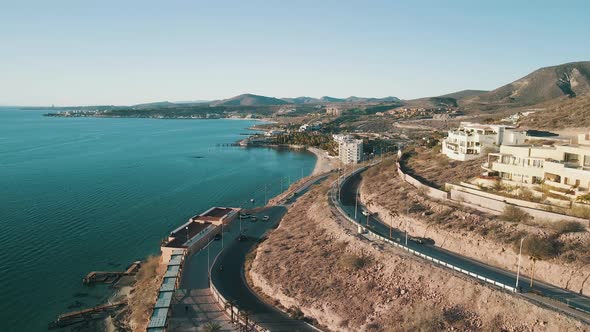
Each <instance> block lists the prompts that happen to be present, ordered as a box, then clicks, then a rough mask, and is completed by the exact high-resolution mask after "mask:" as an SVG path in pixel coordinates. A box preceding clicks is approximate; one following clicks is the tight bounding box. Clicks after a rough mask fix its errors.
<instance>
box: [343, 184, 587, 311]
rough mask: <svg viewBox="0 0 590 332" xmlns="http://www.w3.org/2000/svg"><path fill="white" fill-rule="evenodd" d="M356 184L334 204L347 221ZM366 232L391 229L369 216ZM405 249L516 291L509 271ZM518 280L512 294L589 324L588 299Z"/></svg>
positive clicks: (428, 249) (399, 234)
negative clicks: (343, 213) (517, 288)
mask: <svg viewBox="0 0 590 332" xmlns="http://www.w3.org/2000/svg"><path fill="white" fill-rule="evenodd" d="M359 182H360V175H358V174H357V175H354V176H352V177H349V178H347V179H346V180H343V183H342V184H341V189H340V197H339V199H338V202H336V204H339V205H340V207H341V208H342V210H344V211H345V212H346V213H347V214H348V217H350V218H352V219H354V216H355V196H356V192H357V188H358V185H359ZM334 190H337V188H334ZM336 197H337V194H336ZM357 209H358V210H357V221H356V222H357V223H358V224H361V225H362V226H366V227H367V217H366V216H364V215H363V214H362V211H363V210H367V208H366V207H365V206H363V205H362V204H361V202H360V201H359V202H358V207H357ZM367 229H368V230H369V231H370V232H374V233H376V234H379V235H381V236H383V237H385V238H389V234H390V227H389V225H387V224H386V223H384V222H383V221H382V220H381V219H379V217H378V216H375V215H371V216H370V217H369V219H368V227H367ZM392 230H393V231H392V236H391V239H392V240H394V241H396V242H398V243H399V244H401V245H402V246H405V242H406V241H405V238H406V234H405V232H404V231H403V230H399V229H396V228H393V229H392ZM411 235H412V234H410V236H409V238H411ZM407 247H409V248H411V249H414V250H415V251H417V252H420V253H422V254H425V255H428V256H430V257H433V258H436V259H438V260H440V261H443V262H446V263H448V264H452V265H454V266H457V267H459V268H461V269H464V270H467V271H469V272H472V273H475V274H478V275H482V276H485V277H486V278H489V279H492V280H494V281H497V282H499V283H503V284H505V285H509V286H511V287H515V285H516V273H514V272H512V271H506V270H502V269H499V268H496V267H493V266H490V265H487V264H485V263H482V262H479V261H476V260H473V259H470V258H467V257H464V256H461V255H458V254H456V253H452V252H450V251H447V250H444V249H442V248H439V247H436V246H435V245H433V244H419V243H417V242H414V241H411V240H410V241H408V243H407ZM525 259H527V258H526V257H525V256H524V255H523V259H522V261H523V264H528V262H526V261H525ZM527 260H528V259H527ZM519 280H520V281H519V289H520V290H521V293H514V294H515V295H517V296H523V297H525V298H527V299H529V300H530V301H533V302H535V303H537V304H541V305H544V306H547V307H550V308H551V309H555V310H559V311H562V312H564V313H566V314H569V315H571V316H574V317H575V318H578V319H580V320H583V321H585V322H586V323H590V315H589V314H588V313H590V298H589V297H587V296H584V295H581V294H578V293H575V292H572V291H569V290H566V289H561V288H558V287H555V286H552V285H549V284H546V283H543V282H539V281H536V280H535V281H534V285H533V288H531V287H530V279H529V278H528V277H526V276H523V275H522V274H521V275H520V279H519ZM540 295H542V296H540ZM539 302H540V303H539ZM574 309H575V310H574Z"/></svg>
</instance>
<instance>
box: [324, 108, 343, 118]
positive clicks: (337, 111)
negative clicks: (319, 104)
mask: <svg viewBox="0 0 590 332" xmlns="http://www.w3.org/2000/svg"><path fill="white" fill-rule="evenodd" d="M326 114H327V115H332V116H340V115H342V110H341V109H340V108H339V107H336V106H327V107H326Z"/></svg>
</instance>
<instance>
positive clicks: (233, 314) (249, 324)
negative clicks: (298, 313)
mask: <svg viewBox="0 0 590 332" xmlns="http://www.w3.org/2000/svg"><path fill="white" fill-rule="evenodd" d="M222 252H223V250H222V251H220V252H219V253H218V254H217V256H215V258H214V259H213V264H211V268H213V266H214V265H215V262H216V261H217V258H218V257H219V255H221V253H222ZM209 275H211V272H210V271H209ZM209 289H210V290H211V294H213V298H214V299H215V300H216V301H217V303H218V304H219V305H220V306H221V308H222V309H223V311H224V312H225V313H226V314H227V315H228V316H229V317H230V319H231V320H232V322H234V321H235V322H238V323H239V324H240V325H242V326H244V327H245V328H246V330H247V331H258V332H270V331H269V330H267V329H265V328H263V327H262V326H260V325H258V323H256V322H255V321H252V320H250V319H249V318H248V319H247V317H248V314H247V313H246V312H245V311H243V310H240V308H238V307H237V306H236V305H234V304H233V303H231V302H230V301H228V300H227V299H226V298H225V297H223V295H221V293H220V292H219V291H218V290H217V288H216V287H215V285H214V284H213V278H210V280H209Z"/></svg>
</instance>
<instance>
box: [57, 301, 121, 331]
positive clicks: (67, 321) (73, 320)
mask: <svg viewBox="0 0 590 332" xmlns="http://www.w3.org/2000/svg"><path fill="white" fill-rule="evenodd" d="M125 305H127V301H126V300H125V301H121V302H117V303H111V304H105V305H99V306H96V307H93V308H90V309H84V310H78V311H72V312H68V313H65V314H61V315H59V316H58V317H57V320H55V321H53V322H51V323H50V324H49V328H50V329H52V328H60V327H64V326H68V325H72V324H77V323H82V322H86V321H90V320H94V319H99V318H104V317H106V316H107V315H110V314H111V313H112V312H115V311H118V310H119V309H120V308H121V307H123V306H125Z"/></svg>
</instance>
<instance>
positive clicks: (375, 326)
mask: <svg viewBox="0 0 590 332" xmlns="http://www.w3.org/2000/svg"><path fill="white" fill-rule="evenodd" d="M328 184H329V182H328V181H326V182H325V183H324V184H322V185H320V186H317V187H316V188H314V189H312V190H311V191H310V192H309V193H307V194H306V195H304V196H303V197H301V198H300V199H299V200H298V201H297V202H296V203H295V204H294V206H293V207H292V208H291V209H290V210H289V212H288V213H287V214H286V215H285V217H284V218H283V220H282V221H281V225H280V227H279V228H278V229H276V230H275V231H273V233H271V234H270V235H269V236H268V238H267V239H266V240H265V241H264V242H262V243H261V244H260V245H259V246H258V248H257V250H256V251H255V252H254V253H252V254H251V255H250V257H249V260H251V265H249V266H251V268H250V269H249V280H250V282H251V283H252V286H253V287H254V288H255V289H256V290H257V291H258V292H259V293H261V294H263V295H264V296H266V297H267V298H272V299H274V301H275V304H276V305H279V306H282V307H283V308H284V309H285V310H288V312H290V313H291V315H292V316H294V317H298V318H301V319H303V318H304V317H305V319H309V320H315V321H316V322H317V323H319V324H320V325H321V326H323V327H324V328H325V329H326V330H331V331H412V330H414V331H440V330H467V331H479V330H481V331H500V330H507V331H545V330H547V331H556V330H568V331H581V330H583V327H582V326H581V325H580V324H579V323H577V322H574V321H572V320H571V319H569V318H566V317H563V316H560V315H557V314H555V313H553V312H550V311H547V310H545V309H541V308H538V307H536V306H533V305H531V304H529V303H528V302H525V301H522V300H519V299H517V298H514V297H513V296H510V295H508V294H506V293H503V292H500V291H498V290H494V289H492V288H488V287H486V286H482V285H480V284H477V283H474V282H472V281H468V280H466V279H464V278H463V277H460V276H458V275H455V274H453V273H451V272H449V271H446V270H443V269H441V268H438V267H434V266H432V265H429V264H427V263H426V262H424V261H421V260H418V259H417V258H415V257H412V256H409V255H407V254H405V253H403V252H401V251H399V250H397V249H395V248H393V247H390V246H381V245H375V244H371V243H368V242H367V241H366V240H361V239H359V238H358V237H357V235H355V233H354V230H350V229H348V227H350V225H349V224H348V223H346V222H344V223H342V224H341V223H339V222H338V221H337V220H336V219H335V217H334V216H333V215H332V214H331V212H330V211H331V210H330V208H329V205H328V200H327V195H326V192H327V189H328Z"/></svg>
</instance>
